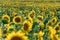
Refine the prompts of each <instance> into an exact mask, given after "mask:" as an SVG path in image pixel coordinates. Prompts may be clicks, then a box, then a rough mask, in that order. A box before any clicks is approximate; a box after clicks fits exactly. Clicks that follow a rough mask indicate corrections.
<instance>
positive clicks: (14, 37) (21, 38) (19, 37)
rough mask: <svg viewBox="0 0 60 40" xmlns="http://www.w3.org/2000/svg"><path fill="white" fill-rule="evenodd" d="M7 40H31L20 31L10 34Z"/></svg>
mask: <svg viewBox="0 0 60 40" xmlns="http://www.w3.org/2000/svg"><path fill="white" fill-rule="evenodd" d="M5 40H29V39H28V37H27V36H25V33H23V32H21V31H18V32H12V33H10V34H8V36H7V37H6V38H5Z"/></svg>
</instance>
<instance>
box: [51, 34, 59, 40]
mask: <svg viewBox="0 0 60 40" xmlns="http://www.w3.org/2000/svg"><path fill="white" fill-rule="evenodd" d="M52 40H60V38H59V37H58V35H56V34H55V35H52Z"/></svg>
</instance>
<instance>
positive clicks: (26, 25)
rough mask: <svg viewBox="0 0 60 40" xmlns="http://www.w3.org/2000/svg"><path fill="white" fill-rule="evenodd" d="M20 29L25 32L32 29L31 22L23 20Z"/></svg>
mask: <svg viewBox="0 0 60 40" xmlns="http://www.w3.org/2000/svg"><path fill="white" fill-rule="evenodd" d="M22 29H23V30H24V31H26V32H29V31H31V29H32V24H31V23H30V22H29V21H27V20H25V21H24V23H23V27H22Z"/></svg>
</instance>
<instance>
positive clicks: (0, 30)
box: [0, 27, 2, 38]
mask: <svg viewBox="0 0 60 40" xmlns="http://www.w3.org/2000/svg"><path fill="white" fill-rule="evenodd" d="M1 37H2V28H1V27H0V38H1Z"/></svg>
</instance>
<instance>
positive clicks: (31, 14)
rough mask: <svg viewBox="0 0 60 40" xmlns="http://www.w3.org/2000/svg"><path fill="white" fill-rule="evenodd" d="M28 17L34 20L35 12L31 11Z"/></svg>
mask: <svg viewBox="0 0 60 40" xmlns="http://www.w3.org/2000/svg"><path fill="white" fill-rule="evenodd" d="M28 16H29V17H31V18H35V16H36V14H35V11H34V10H32V11H31V12H30V13H29V15H28Z"/></svg>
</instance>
